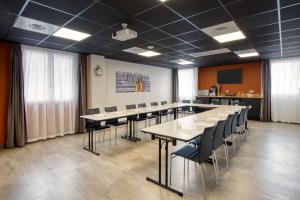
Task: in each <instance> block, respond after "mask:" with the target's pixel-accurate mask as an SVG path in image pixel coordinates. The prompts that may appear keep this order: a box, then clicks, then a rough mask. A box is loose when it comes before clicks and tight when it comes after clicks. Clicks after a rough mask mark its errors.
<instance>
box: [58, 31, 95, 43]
mask: <svg viewBox="0 0 300 200" xmlns="http://www.w3.org/2000/svg"><path fill="white" fill-rule="evenodd" d="M53 35H54V36H56V37H61V38H66V39H70V40H76V41H81V40H83V39H85V38H88V37H90V36H91V35H90V34H88V33H83V32H80V31H75V30H72V29H68V28H60V29H59V30H58V31H56V32H55V33H54V34H53Z"/></svg>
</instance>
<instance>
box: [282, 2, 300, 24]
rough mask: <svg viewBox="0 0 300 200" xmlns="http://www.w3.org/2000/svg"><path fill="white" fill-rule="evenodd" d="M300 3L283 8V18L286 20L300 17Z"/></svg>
mask: <svg viewBox="0 0 300 200" xmlns="http://www.w3.org/2000/svg"><path fill="white" fill-rule="evenodd" d="M299 11H300V4H297V5H295V6H290V7H286V8H283V9H281V20H282V21H286V20H290V19H294V18H299V17H300V12H299Z"/></svg>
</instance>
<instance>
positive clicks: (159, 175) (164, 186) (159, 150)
mask: <svg viewBox="0 0 300 200" xmlns="http://www.w3.org/2000/svg"><path fill="white" fill-rule="evenodd" d="M163 142H165V156H166V157H165V162H166V164H165V183H164V184H163V183H161V150H162V146H163ZM168 148H169V141H168V140H163V139H161V138H159V144H158V181H157V180H154V179H153V178H150V177H146V180H147V181H150V182H151V183H154V184H156V185H159V186H160V187H163V188H165V189H167V190H169V191H171V192H174V193H176V194H178V195H179V196H181V197H182V196H183V193H182V192H180V191H178V190H176V189H174V188H172V187H170V186H169V183H168V175H169V168H168V161H169V155H168V153H169V152H168Z"/></svg>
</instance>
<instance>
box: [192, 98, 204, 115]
mask: <svg viewBox="0 0 300 200" xmlns="http://www.w3.org/2000/svg"><path fill="white" fill-rule="evenodd" d="M193 104H203V101H202V100H193ZM192 112H193V113H194V114H198V113H201V112H204V110H203V108H199V107H195V106H193V107H192Z"/></svg>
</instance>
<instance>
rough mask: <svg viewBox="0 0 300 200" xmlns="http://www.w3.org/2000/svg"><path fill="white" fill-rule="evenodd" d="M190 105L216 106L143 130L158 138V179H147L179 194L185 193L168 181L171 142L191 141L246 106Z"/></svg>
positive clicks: (174, 144) (200, 105) (173, 143)
mask: <svg viewBox="0 0 300 200" xmlns="http://www.w3.org/2000/svg"><path fill="white" fill-rule="evenodd" d="M190 106H198V107H201V108H203V107H206V108H214V109H211V110H208V111H205V112H201V113H198V114H195V115H190V116H187V117H184V118H181V119H177V120H174V121H169V122H166V123H163V124H158V125H154V126H151V127H147V128H144V129H142V130H141V132H144V133H147V134H150V135H151V138H152V139H153V140H155V139H158V153H159V154H158V180H155V179H153V178H150V177H146V180H148V181H150V182H152V183H154V184H157V185H159V186H161V187H163V188H165V189H167V190H169V191H172V192H175V193H176V194H178V195H179V196H183V193H182V192H180V191H178V190H176V189H174V188H172V187H171V186H170V185H169V183H168V175H169V169H168V160H169V143H171V144H172V145H173V146H176V144H177V141H182V142H185V143H187V142H190V141H192V140H194V139H195V138H197V137H199V136H201V135H202V134H203V132H204V129H205V128H208V127H212V126H216V125H217V123H218V121H221V120H226V119H227V117H228V115H230V114H234V113H235V112H240V110H241V109H242V108H245V106H224V105H207V104H197V105H195V104H190ZM163 144H164V145H165V148H164V150H165V182H164V183H162V157H161V156H162V149H163Z"/></svg>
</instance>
